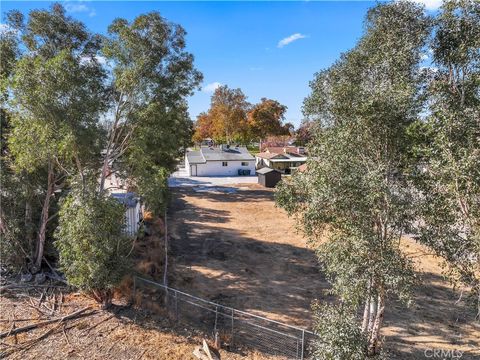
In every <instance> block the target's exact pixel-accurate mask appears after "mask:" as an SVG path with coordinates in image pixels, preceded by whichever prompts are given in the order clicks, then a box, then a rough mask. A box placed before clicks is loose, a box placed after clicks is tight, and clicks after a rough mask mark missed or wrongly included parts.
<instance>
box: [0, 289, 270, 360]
mask: <svg viewBox="0 0 480 360" xmlns="http://www.w3.org/2000/svg"><path fill="white" fill-rule="evenodd" d="M39 290H40V291H39ZM39 290H38V289H36V290H34V291H21V290H20V291H19V290H15V291H6V292H3V293H2V296H1V298H0V301H1V302H0V304H1V319H0V332H3V331H10V330H11V329H15V328H19V327H21V326H25V325H27V324H34V323H38V322H40V321H43V320H45V319H50V318H58V317H62V316H64V315H66V314H70V313H72V312H74V311H77V310H79V309H82V308H84V307H86V306H91V308H90V309H89V310H87V311H86V312H85V313H84V315H86V316H83V317H79V318H77V319H73V320H68V321H65V323H64V324H59V323H58V322H56V323H54V324H50V325H48V326H44V327H41V328H38V329H34V330H31V331H28V332H25V333H21V334H17V335H10V336H7V337H6V338H4V339H1V340H0V358H8V359H36V360H38V359H58V360H61V359H99V360H100V359H102V360H103V359H115V360H123V359H125V360H126V359H128V360H130V359H132V360H139V359H144V360H146V359H168V360H173V359H185V360H190V359H191V360H196V359H197V358H196V357H194V356H193V350H194V348H195V347H196V346H198V345H200V344H201V342H202V334H201V333H199V332H197V331H195V330H194V329H191V328H189V327H186V326H185V325H179V324H176V323H174V322H172V321H170V320H168V318H167V317H166V316H164V314H161V313H155V314H154V313H152V312H150V311H145V310H142V309H137V308H134V307H130V306H126V304H125V302H124V301H122V300H119V299H117V300H116V301H115V305H113V306H112V308H111V309H109V310H108V311H107V310H101V309H99V308H98V306H97V305H96V304H95V303H94V302H93V301H92V300H91V299H89V298H87V297H85V296H83V295H80V294H75V293H74V294H71V293H70V294H66V295H65V297H64V300H63V301H61V302H60V301H59V299H60V293H59V291H56V292H57V297H56V299H57V305H56V309H55V310H54V311H51V310H50V309H53V302H52V301H47V300H45V298H44V299H43V301H42V305H40V306H39V305H38V304H39V303H40V298H41V292H42V290H45V288H41V289H39ZM49 293H50V294H52V293H53V292H52V290H51V289H50V290H49ZM50 299H51V298H50ZM32 304H33V305H32ZM220 354H221V358H222V359H229V360H239V359H244V358H249V359H252V360H268V359H269V358H268V357H266V356H265V355H262V354H258V353H254V352H244V353H240V354H237V353H231V352H226V351H223V350H220Z"/></svg>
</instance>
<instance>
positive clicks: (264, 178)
mask: <svg viewBox="0 0 480 360" xmlns="http://www.w3.org/2000/svg"><path fill="white" fill-rule="evenodd" d="M257 174H258V183H259V184H260V185H263V186H265V187H269V188H273V187H275V185H277V183H278V182H279V181H280V180H282V174H281V173H280V171H277V170H274V169H270V168H268V167H264V168H262V169H260V170H257Z"/></svg>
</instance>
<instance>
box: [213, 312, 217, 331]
mask: <svg viewBox="0 0 480 360" xmlns="http://www.w3.org/2000/svg"><path fill="white" fill-rule="evenodd" d="M217 319H218V306H215V325H214V326H213V334H214V335H215V334H216V333H217Z"/></svg>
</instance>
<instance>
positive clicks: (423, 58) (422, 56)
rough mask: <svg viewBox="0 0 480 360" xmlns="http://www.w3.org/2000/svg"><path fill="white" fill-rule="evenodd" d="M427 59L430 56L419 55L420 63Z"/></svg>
mask: <svg viewBox="0 0 480 360" xmlns="http://www.w3.org/2000/svg"><path fill="white" fill-rule="evenodd" d="M429 58H430V56H428V54H425V53H423V54H422V55H420V60H422V61H425V60H428V59H429Z"/></svg>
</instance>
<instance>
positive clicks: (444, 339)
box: [169, 184, 480, 359]
mask: <svg viewBox="0 0 480 360" xmlns="http://www.w3.org/2000/svg"><path fill="white" fill-rule="evenodd" d="M169 229H170V236H171V238H172V239H171V250H172V258H173V259H174V260H173V262H174V264H173V270H172V271H173V273H171V278H172V280H173V283H172V286H175V287H177V288H179V289H183V290H186V291H189V292H191V293H193V294H196V295H198V296H201V297H204V298H208V299H211V300H213V301H216V302H219V303H221V304H225V305H228V306H233V307H236V308H238V309H241V310H247V311H250V312H253V313H256V314H259V315H263V316H266V317H268V318H272V319H276V320H281V321H284V322H287V323H290V324H296V325H300V326H305V327H310V326H311V316H310V304H311V302H312V301H313V300H315V299H318V300H319V301H329V300H331V298H329V297H328V295H326V294H325V290H326V289H327V288H328V285H327V283H326V281H325V279H324V276H323V275H322V273H321V272H320V271H319V269H318V264H317V261H316V258H315V254H314V252H313V250H312V249H310V248H309V247H308V246H307V244H306V240H305V239H304V238H303V237H302V236H301V235H300V234H298V233H297V232H296V231H295V228H294V223H293V220H292V219H289V218H288V217H287V215H286V214H285V212H284V211H283V210H281V209H279V208H276V207H275V204H274V201H273V192H272V191H271V190H269V189H265V188H260V187H259V186H258V185H253V184H244V185H238V186H237V187H236V188H232V187H229V188H227V191H223V190H222V188H218V187H217V188H213V189H203V188H197V189H196V188H195V187H190V188H187V187H183V188H176V189H174V191H173V200H172V204H171V207H170V209H169ZM404 246H405V250H406V251H407V252H408V253H410V254H411V255H412V257H414V258H415V259H416V260H417V262H418V274H419V277H420V278H421V279H422V281H423V285H422V286H421V287H419V288H418V289H417V291H416V293H415V304H414V305H413V306H412V307H410V308H409V309H406V308H405V307H404V306H402V305H401V304H398V303H395V302H394V303H393V304H392V306H390V308H389V309H388V310H387V314H386V326H385V328H384V332H383V334H384V335H385V337H386V343H387V348H389V349H390V357H391V358H398V359H425V358H426V357H425V350H427V349H454V350H459V351H462V352H463V356H462V359H476V358H480V325H479V324H478V323H475V322H474V320H473V316H472V314H473V312H472V311H471V310H469V309H467V308H466V305H465V303H464V302H463V300H461V301H459V302H456V300H457V299H458V297H459V293H458V292H454V291H453V290H452V288H451V286H449V284H448V283H447V282H446V281H445V280H444V279H443V278H442V276H441V269H440V267H439V262H438V260H437V259H435V258H433V257H432V256H427V255H423V254H424V253H425V250H424V249H423V248H422V247H421V246H419V245H418V244H416V243H415V242H413V241H412V240H405V244H404Z"/></svg>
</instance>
